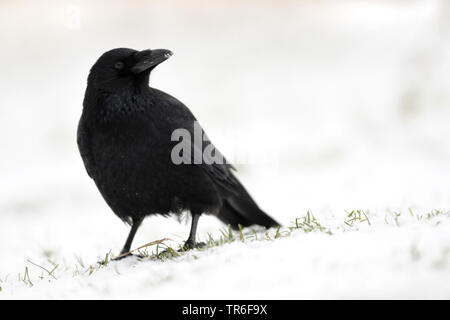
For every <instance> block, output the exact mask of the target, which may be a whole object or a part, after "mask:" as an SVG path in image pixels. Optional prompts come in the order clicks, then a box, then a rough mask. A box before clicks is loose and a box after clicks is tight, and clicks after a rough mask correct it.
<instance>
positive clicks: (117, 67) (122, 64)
mask: <svg viewBox="0 0 450 320" xmlns="http://www.w3.org/2000/svg"><path fill="white" fill-rule="evenodd" d="M123 67H125V64H124V63H123V62H122V61H118V62H116V64H115V65H114V68H116V69H117V70H122V69H123Z"/></svg>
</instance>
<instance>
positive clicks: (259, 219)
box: [218, 193, 280, 229]
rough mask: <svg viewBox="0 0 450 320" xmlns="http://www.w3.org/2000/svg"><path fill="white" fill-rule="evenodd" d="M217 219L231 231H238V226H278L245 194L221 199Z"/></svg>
mask: <svg viewBox="0 0 450 320" xmlns="http://www.w3.org/2000/svg"><path fill="white" fill-rule="evenodd" d="M218 218H219V219H220V220H221V221H222V222H224V223H226V224H229V225H231V227H232V228H233V229H238V228H239V226H238V225H239V224H240V225H242V226H243V227H248V226H251V225H254V224H257V225H260V226H263V227H266V228H270V227H275V226H279V225H280V224H279V223H278V222H276V221H275V220H274V219H272V218H271V217H269V216H268V215H267V214H266V213H265V212H264V211H262V210H261V209H260V208H258V206H257V204H256V203H255V202H254V201H253V199H252V198H251V197H250V196H249V195H248V194H247V193H246V194H244V195H242V196H234V197H228V198H226V199H223V206H222V208H221V209H220V211H219V215H218Z"/></svg>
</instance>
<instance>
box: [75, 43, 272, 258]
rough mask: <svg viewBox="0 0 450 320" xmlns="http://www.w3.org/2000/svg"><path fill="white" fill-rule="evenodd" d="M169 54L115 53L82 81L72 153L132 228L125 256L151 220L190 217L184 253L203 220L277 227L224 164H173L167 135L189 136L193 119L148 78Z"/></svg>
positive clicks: (180, 104) (107, 54)
mask: <svg viewBox="0 0 450 320" xmlns="http://www.w3.org/2000/svg"><path fill="white" fill-rule="evenodd" d="M170 55H171V52H170V51H168V50H144V51H136V50H132V49H125V48H120V49H114V50H111V51H108V52H106V53H105V54H103V55H102V56H101V57H100V58H99V59H98V61H97V62H96V63H95V64H94V66H93V67H92V69H91V71H90V74H89V77H88V85H87V89H86V93H85V98H84V102H83V113H82V116H81V119H80V122H79V125H78V147H79V150H80V153H81V156H82V158H83V162H84V164H85V167H86V170H87V172H88V174H89V176H90V177H91V178H92V179H93V180H94V181H95V183H96V185H97V187H98V189H99V191H100V193H101V194H102V196H103V198H104V199H105V201H106V202H107V203H108V205H109V206H110V207H111V209H112V210H113V211H114V213H115V214H116V215H117V216H118V217H119V218H121V219H122V220H124V221H126V222H128V223H129V224H131V225H132V226H133V227H132V230H131V232H130V235H129V237H128V239H127V242H126V244H125V246H124V248H123V250H122V252H127V251H129V249H130V245H131V242H132V240H133V237H134V234H135V232H136V230H137V228H138V227H139V225H140V223H141V222H142V220H143V218H144V217H145V216H148V215H152V214H162V215H167V214H169V213H181V212H182V211H184V210H189V211H190V212H191V214H192V216H193V224H192V229H191V233H190V236H189V239H188V240H187V242H186V247H187V248H191V247H193V246H194V245H195V231H196V227H197V221H198V217H199V216H200V215H201V214H202V213H209V214H214V215H216V216H217V217H218V218H219V219H221V220H222V221H223V222H225V223H227V224H231V226H232V227H234V228H237V226H238V224H241V225H243V226H250V225H252V224H258V225H262V226H265V227H271V226H275V225H277V224H278V223H277V222H276V221H275V220H273V219H272V218H270V217H269V216H268V215H267V214H265V213H264V212H263V211H262V210H260V209H259V208H258V206H257V205H256V203H255V202H254V201H253V199H252V198H251V197H250V195H249V194H248V193H247V191H246V190H245V188H244V187H243V186H242V185H241V183H240V182H239V181H238V179H237V178H236V177H235V176H234V174H233V173H232V166H231V165H230V164H227V163H224V164H206V163H202V164H179V165H176V164H174V163H173V162H172V161H171V151H172V149H173V147H174V145H175V144H176V143H177V142H174V141H172V140H171V135H172V133H173V131H174V130H176V129H179V128H183V129H186V130H188V131H189V132H191V133H192V134H194V123H195V121H196V119H195V117H194V116H193V115H192V113H191V112H190V110H189V109H188V108H187V107H186V106H185V105H184V104H183V103H181V102H180V101H179V100H177V99H176V98H174V97H172V96H170V95H168V94H166V93H164V92H162V91H160V90H157V89H154V88H151V87H149V86H148V81H149V75H150V72H151V71H152V70H153V69H154V68H155V66H156V65H157V64H159V63H161V62H162V61H164V60H166V59H167V58H168V57H169V56H170ZM209 144H210V142H209V141H206V142H204V143H203V146H202V148H204V147H206V146H207V145H209ZM194 152H195V151H194ZM194 152H193V153H194ZM215 152H216V153H217V154H219V151H218V150H217V149H215ZM188 156H190V155H188ZM192 156H193V155H192Z"/></svg>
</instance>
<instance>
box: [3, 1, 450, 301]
mask: <svg viewBox="0 0 450 320" xmlns="http://www.w3.org/2000/svg"><path fill="white" fill-rule="evenodd" d="M120 3H121V2H111V1H95V3H93V1H46V2H38V1H3V2H2V3H1V4H0V8H1V10H0V35H1V40H2V49H3V50H0V58H1V60H0V61H1V66H2V72H1V73H0V87H1V88H2V94H1V95H0V146H1V157H0V176H1V179H0V252H1V258H0V299H18V298H32V299H48V298H51V299H69V298H75V299H83V298H95V299H108V298H114V299H119V298H125V299H128V298H136V299H163V298H175V299H182V298H185V299H187V298H202V299H208V298H211V299H215V298H223V299H240V298H264V299H282V298H283V299H303V298H305V299H311V298H319V299H320V298H322V299H323V298H331V299H335V298H344V299H353V298H356V299H369V298H376V299H383V298H387V299H394V298H407V299H419V298H427V299H428V298H439V299H449V298H450V213H449V210H450V141H449V138H450V125H449V120H450V92H449V90H448V88H449V86H450V41H449V40H450V4H449V2H448V1H446V0H441V1H434V0H411V1H406V0H405V1H402V0H391V1H357V0H354V1H350V0H347V1H331V0H329V1H328V0H325V1H313V0H311V1H248V2H245V1H244V2H242V1H239V2H238V1H228V2H223V3H220V2H214V3H210V2H207V1H198V0H195V1H190V2H189V5H188V4H187V3H186V2H183V1H181V0H180V1H164V3H160V2H156V1H155V3H153V2H148V3H145V2H143V1H127V4H126V5H124V4H120ZM105 7H107V8H108V10H104V8H105ZM114 47H132V48H136V49H145V48H167V49H170V50H172V51H173V52H174V56H173V57H171V58H170V60H168V61H167V62H165V63H164V64H162V65H160V66H158V68H157V69H155V72H154V74H153V75H152V77H151V85H152V86H154V87H157V88H159V89H162V90H164V91H166V92H168V93H170V94H172V95H174V96H175V97H177V98H179V99H180V100H182V101H183V102H185V103H186V105H188V106H189V107H190V108H191V110H192V111H193V112H194V114H195V115H196V116H197V118H198V119H199V120H200V122H201V124H202V126H203V127H204V128H205V130H206V132H207V134H208V136H209V137H210V138H211V140H212V141H214V143H215V144H216V146H218V148H219V149H220V150H221V151H222V152H223V153H224V154H225V155H226V156H227V157H228V158H229V159H230V160H232V161H233V162H235V163H236V167H237V168H238V176H239V178H240V179H241V180H242V182H243V183H244V184H245V185H246V186H247V188H248V190H249V191H250V193H251V194H252V195H253V196H254V198H255V199H256V201H257V202H258V203H259V204H260V206H261V207H262V208H263V209H264V210H265V211H267V212H268V213H269V214H270V215H272V216H273V217H274V218H275V219H277V220H278V221H280V222H281V223H282V224H283V227H282V228H281V229H279V230H276V229H271V230H269V231H268V232H267V233H266V232H265V231H264V230H260V229H250V228H249V229H244V230H243V231H242V232H235V233H233V234H231V235H230V234H229V233H228V230H227V229H226V226H224V225H222V224H221V223H220V222H219V221H218V220H217V219H215V218H214V217H203V218H201V219H200V224H199V230H198V236H199V238H200V240H203V241H205V242H208V247H207V248H206V249H203V250H193V251H191V252H187V253H180V254H176V253H174V252H173V251H171V250H170V249H169V250H168V251H165V252H164V251H163V250H164V248H165V247H164V246H163V245H160V246H158V248H157V247H156V246H151V247H147V248H146V249H145V250H144V252H142V253H143V254H144V258H142V259H137V258H130V259H125V260H121V261H110V258H111V256H115V255H117V254H118V253H119V251H120V249H121V247H122V245H123V242H124V241H125V238H126V236H127V233H128V227H127V226H126V225H124V224H123V223H122V222H121V221H120V220H119V219H118V218H117V217H115V216H114V214H113V213H112V212H111V210H110V209H109V208H108V207H107V205H106V204H105V203H104V201H103V200H102V198H101V196H100V194H99V192H98V191H97V190H96V187H95V185H94V183H93V182H92V181H91V180H90V179H89V178H88V176H87V174H86V172H85V170H84V167H83V164H82V161H81V158H80V156H79V154H78V150H77V146H76V137H75V135H76V126H77V122H78V119H79V116H80V114H81V105H82V100H83V94H84V90H85V85H86V77H87V74H88V70H89V68H90V67H91V65H92V64H93V62H94V61H95V60H96V59H97V57H98V56H99V55H100V54H101V53H103V52H104V51H106V50H108V49H111V48H114ZM188 232H189V218H188V217H184V218H183V219H181V221H178V220H177V219H176V218H172V219H166V218H162V217H151V218H148V219H147V220H145V222H144V224H143V225H142V227H141V228H140V230H139V231H138V234H137V236H136V238H135V241H134V245H133V247H138V246H141V245H144V244H146V243H149V242H151V241H154V240H158V239H162V238H170V239H171V240H170V241H165V244H166V245H167V246H169V247H170V248H173V249H177V248H178V245H179V244H181V243H183V241H184V240H185V239H186V237H187V235H188Z"/></svg>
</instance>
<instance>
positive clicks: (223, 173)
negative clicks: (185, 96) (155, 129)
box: [153, 89, 241, 195]
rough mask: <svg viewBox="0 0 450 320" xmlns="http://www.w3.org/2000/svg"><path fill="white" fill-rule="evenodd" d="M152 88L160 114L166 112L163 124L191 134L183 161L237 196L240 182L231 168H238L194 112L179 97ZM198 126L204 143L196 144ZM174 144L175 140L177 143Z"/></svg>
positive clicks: (170, 128) (223, 189) (222, 188)
mask: <svg viewBox="0 0 450 320" xmlns="http://www.w3.org/2000/svg"><path fill="white" fill-rule="evenodd" d="M153 90H154V92H155V93H156V94H157V95H158V96H159V99H158V100H159V106H160V107H161V108H162V110H161V113H163V114H164V115H165V116H164V125H168V129H169V130H171V132H170V134H171V133H172V132H173V131H175V130H177V129H185V130H187V131H189V133H190V135H191V138H192V140H191V142H192V143H191V145H192V146H193V147H192V148H191V149H190V151H188V152H183V153H182V155H181V157H182V159H183V163H190V164H193V165H196V166H199V167H201V168H202V169H203V170H204V171H205V172H206V173H207V174H208V175H209V176H210V177H211V179H212V180H213V182H214V183H215V184H216V185H217V186H218V187H220V189H221V190H222V191H224V192H226V193H231V194H234V195H235V194H239V193H240V191H241V190H240V189H241V184H240V183H239V181H238V180H237V179H236V177H235V176H234V175H233V173H232V170H235V168H234V167H233V166H232V165H231V164H230V163H229V162H228V161H227V160H226V158H225V157H224V156H223V155H222V153H221V152H220V151H219V150H218V149H217V148H216V147H215V146H214V145H213V144H212V142H211V141H210V140H209V139H208V138H207V135H206V134H205V132H204V131H203V128H201V126H200V124H199V123H198V121H197V119H196V118H195V117H194V115H193V114H192V112H191V111H190V110H189V109H188V108H187V107H186V106H185V105H184V104H183V103H182V102H181V101H179V100H178V99H176V98H174V97H172V96H170V95H168V94H167V93H165V92H162V91H159V90H157V89H153ZM196 125H197V126H200V128H201V132H202V134H203V135H204V136H205V138H204V139H203V141H202V143H201V145H197V144H195V143H193V142H194V141H193V140H194V131H195V126H196ZM166 129H167V128H166ZM175 144H176V142H174V145H175ZM207 148H208V152H206V153H205V152H204V151H205V149H207ZM211 154H214V157H211V156H210V155H211ZM195 159H202V161H201V163H200V164H196V163H195V161H194V160H195ZM215 159H222V161H221V162H219V163H217V162H216V161H215Z"/></svg>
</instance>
